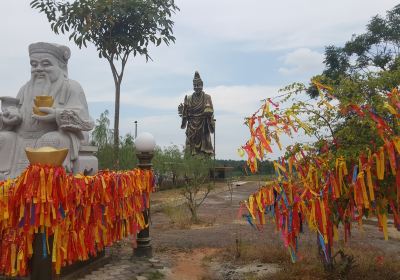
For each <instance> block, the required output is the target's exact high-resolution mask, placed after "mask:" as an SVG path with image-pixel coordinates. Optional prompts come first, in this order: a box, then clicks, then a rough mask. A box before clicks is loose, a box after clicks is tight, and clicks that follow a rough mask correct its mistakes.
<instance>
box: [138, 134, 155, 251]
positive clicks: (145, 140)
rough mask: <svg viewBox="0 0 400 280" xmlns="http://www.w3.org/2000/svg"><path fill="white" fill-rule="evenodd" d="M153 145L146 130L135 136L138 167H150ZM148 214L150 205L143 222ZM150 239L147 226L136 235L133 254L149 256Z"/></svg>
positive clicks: (152, 138)
mask: <svg viewBox="0 0 400 280" xmlns="http://www.w3.org/2000/svg"><path fill="white" fill-rule="evenodd" d="M155 146H156V142H155V140H154V137H153V135H151V134H150V133H148V132H143V133H141V134H140V135H139V136H138V137H136V138H135V147H136V156H137V158H138V164H137V166H138V167H139V168H140V169H144V170H149V169H151V168H152V166H153V165H152V164H151V160H152V158H153V152H154V148H155ZM149 215H150V207H149V208H146V209H145V210H143V217H144V223H145V224H146V225H147V224H148V223H149ZM150 241H151V238H150V226H148V227H147V228H144V229H142V230H141V231H140V232H139V233H138V235H137V248H136V249H135V250H134V256H135V257H146V258H151V257H152V255H153V252H152V248H151V244H150Z"/></svg>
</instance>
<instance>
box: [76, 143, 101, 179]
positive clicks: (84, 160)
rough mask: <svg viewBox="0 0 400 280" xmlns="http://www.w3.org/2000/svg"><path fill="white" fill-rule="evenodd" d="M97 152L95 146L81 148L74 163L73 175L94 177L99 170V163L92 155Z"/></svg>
mask: <svg viewBox="0 0 400 280" xmlns="http://www.w3.org/2000/svg"><path fill="white" fill-rule="evenodd" d="M97 151H98V148H97V147H96V146H81V147H80V149H79V155H78V159H77V160H76V162H75V163H74V170H73V172H74V174H78V173H81V174H84V175H94V174H96V173H97V171H98V169H99V161H98V159H97V157H96V156H95V155H94V154H95V153H96V152H97Z"/></svg>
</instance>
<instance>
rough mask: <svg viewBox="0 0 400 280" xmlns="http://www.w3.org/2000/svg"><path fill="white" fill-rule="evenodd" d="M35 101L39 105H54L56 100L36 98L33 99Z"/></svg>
mask: <svg viewBox="0 0 400 280" xmlns="http://www.w3.org/2000/svg"><path fill="white" fill-rule="evenodd" d="M33 103H35V105H36V106H37V107H51V106H53V103H54V100H53V99H43V100H41V99H35V100H33Z"/></svg>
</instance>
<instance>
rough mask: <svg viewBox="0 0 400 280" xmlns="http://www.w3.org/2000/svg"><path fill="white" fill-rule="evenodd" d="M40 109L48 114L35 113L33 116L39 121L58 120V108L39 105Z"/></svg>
mask: <svg viewBox="0 0 400 280" xmlns="http://www.w3.org/2000/svg"><path fill="white" fill-rule="evenodd" d="M38 109H39V111H40V112H42V113H47V115H45V116H39V115H36V114H33V115H32V118H34V119H36V120H38V121H46V122H51V121H55V120H56V109H54V108H51V107H39V108H38Z"/></svg>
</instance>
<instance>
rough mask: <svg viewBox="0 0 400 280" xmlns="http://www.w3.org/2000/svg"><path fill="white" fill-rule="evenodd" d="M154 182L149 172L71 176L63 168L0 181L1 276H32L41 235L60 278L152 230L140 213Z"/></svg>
mask: <svg viewBox="0 0 400 280" xmlns="http://www.w3.org/2000/svg"><path fill="white" fill-rule="evenodd" d="M153 184H154V180H153V174H152V172H151V171H150V170H140V169H134V170H132V171H127V172H113V171H102V172H99V173H98V174H96V175H95V176H82V175H76V176H73V175H67V174H66V173H65V170H64V169H63V168H62V167H49V166H41V165H31V166H29V167H28V168H27V169H26V170H25V171H24V172H23V173H22V174H21V175H20V176H19V177H18V178H16V179H13V180H7V181H2V182H0V274H4V275H7V276H16V275H20V276H24V275H27V274H29V270H30V268H29V267H28V261H29V259H30V258H31V257H32V254H33V253H34V252H33V247H32V243H33V239H34V237H35V235H36V236H37V235H38V234H39V235H41V236H42V238H43V241H44V242H43V257H47V256H50V255H51V258H52V264H53V268H54V269H55V272H56V273H57V274H59V273H60V270H61V267H64V266H66V265H70V264H72V263H74V262H76V261H83V260H87V259H88V258H89V256H96V254H97V253H98V252H100V251H102V250H103V249H104V247H105V246H110V245H112V244H113V242H115V241H118V240H121V239H122V238H124V237H126V236H128V235H133V236H134V237H135V236H136V234H137V233H138V231H140V230H141V229H143V228H145V227H146V226H148V225H145V223H144V218H143V214H142V211H143V210H144V209H145V208H146V207H148V206H149V195H150V192H152V190H153ZM49 238H51V239H52V241H53V243H52V245H51V244H49V243H50V242H49ZM50 248H52V249H51V251H50Z"/></svg>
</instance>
